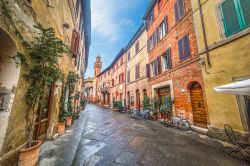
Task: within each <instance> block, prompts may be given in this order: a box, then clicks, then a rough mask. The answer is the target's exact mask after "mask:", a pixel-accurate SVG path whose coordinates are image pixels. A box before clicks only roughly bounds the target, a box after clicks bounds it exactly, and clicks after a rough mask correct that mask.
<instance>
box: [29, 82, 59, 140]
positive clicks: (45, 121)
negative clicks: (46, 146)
mask: <svg viewBox="0 0 250 166" xmlns="http://www.w3.org/2000/svg"><path fill="white" fill-rule="evenodd" d="M53 92H54V85H51V86H48V87H47V93H46V95H45V96H44V98H43V99H41V100H43V101H44V104H43V105H41V104H40V103H39V105H38V109H37V114H36V123H35V127H34V133H33V139H34V140H38V139H39V140H42V141H44V140H45V139H46V134H47V129H48V125H49V117H50V110H51V104H52V99H53V95H54V93H53Z"/></svg>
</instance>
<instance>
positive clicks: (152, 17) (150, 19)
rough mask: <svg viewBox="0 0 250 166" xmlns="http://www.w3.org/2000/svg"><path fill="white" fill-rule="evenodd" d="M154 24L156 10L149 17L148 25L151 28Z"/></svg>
mask: <svg viewBox="0 0 250 166" xmlns="http://www.w3.org/2000/svg"><path fill="white" fill-rule="evenodd" d="M153 22H154V10H152V12H151V14H150V16H149V17H148V24H147V26H148V27H151V25H152V24H153Z"/></svg>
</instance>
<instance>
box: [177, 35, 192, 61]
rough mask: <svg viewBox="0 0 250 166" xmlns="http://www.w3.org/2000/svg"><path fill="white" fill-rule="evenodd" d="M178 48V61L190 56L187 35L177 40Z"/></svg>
mask: <svg viewBox="0 0 250 166" xmlns="http://www.w3.org/2000/svg"><path fill="white" fill-rule="evenodd" d="M178 49H179V57H180V61H184V60H186V59H187V58H188V57H190V56H191V51H190V44H189V38H188V35H186V36H184V37H183V38H182V39H181V40H179V41H178Z"/></svg>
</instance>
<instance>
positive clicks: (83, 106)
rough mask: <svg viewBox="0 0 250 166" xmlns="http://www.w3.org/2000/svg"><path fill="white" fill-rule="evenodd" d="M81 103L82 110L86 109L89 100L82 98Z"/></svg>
mask: <svg viewBox="0 0 250 166" xmlns="http://www.w3.org/2000/svg"><path fill="white" fill-rule="evenodd" d="M80 105H81V107H82V109H81V110H84V109H85V107H86V105H87V101H86V100H81V102H80Z"/></svg>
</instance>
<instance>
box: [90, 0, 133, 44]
mask: <svg viewBox="0 0 250 166" xmlns="http://www.w3.org/2000/svg"><path fill="white" fill-rule="evenodd" d="M131 3H134V0H126V3H125V2H124V0H91V12H92V28H93V29H92V31H93V33H97V34H98V35H99V36H100V37H101V38H103V39H105V40H106V41H111V42H115V41H118V40H119V39H120V37H121V33H122V29H123V28H124V25H127V26H131V25H134V23H133V21H132V20H128V19H122V20H121V17H120V16H119V15H120V14H121V13H124V11H126V10H127V11H129V8H131V5H133V4H131Z"/></svg>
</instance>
